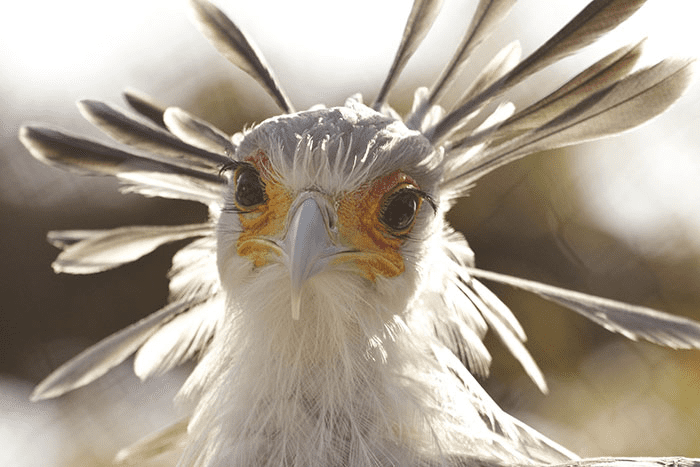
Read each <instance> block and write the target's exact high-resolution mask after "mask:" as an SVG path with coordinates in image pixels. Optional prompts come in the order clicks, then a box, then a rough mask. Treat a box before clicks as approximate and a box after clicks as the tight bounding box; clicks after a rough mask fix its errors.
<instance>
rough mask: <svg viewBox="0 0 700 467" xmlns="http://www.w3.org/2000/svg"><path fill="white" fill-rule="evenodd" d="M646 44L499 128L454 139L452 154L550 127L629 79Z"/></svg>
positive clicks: (610, 59)
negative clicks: (556, 119)
mask: <svg viewBox="0 0 700 467" xmlns="http://www.w3.org/2000/svg"><path fill="white" fill-rule="evenodd" d="M643 44H644V41H641V42H639V43H637V44H635V45H628V46H625V47H621V48H620V49H618V50H616V51H615V52H613V53H611V54H609V55H607V56H606V57H604V58H603V59H601V60H599V61H598V62H596V63H595V64H593V65H591V66H590V67H588V68H586V70H584V71H583V72H581V73H579V74H578V75H576V76H575V77H574V78H572V79H571V80H569V81H568V82H567V83H566V84H564V85H563V86H561V87H560V88H559V89H557V90H556V91H554V92H552V93H551V94H549V95H547V96H546V97H544V98H543V99H540V100H539V101H537V102H535V103H534V104H532V105H530V106H528V107H526V108H525V109H523V110H521V111H519V112H517V113H516V114H515V115H513V116H512V117H510V118H508V119H507V120H505V121H504V122H502V123H501V124H499V125H498V127H497V128H487V129H485V130H483V131H480V132H476V133H474V134H472V135H469V136H467V137H465V138H464V139H462V140H458V141H457V140H454V139H453V141H452V142H451V150H455V149H459V148H460V147H471V146H474V145H476V144H479V143H481V142H482V141H485V140H486V139H489V140H490V141H491V142H490V145H493V143H492V141H502V140H504V139H505V138H512V137H514V136H517V133H518V132H523V131H525V130H531V129H533V128H536V127H539V126H541V125H543V124H545V123H547V122H548V121H549V120H551V119H552V117H553V116H555V115H559V114H561V113H563V112H564V111H565V110H567V109H569V108H572V107H573V106H574V105H576V104H578V103H579V102H581V101H583V100H584V99H586V98H587V97H589V96H591V95H592V94H595V93H596V92H598V91H600V90H601V89H604V88H605V87H607V86H609V85H610V84H613V83H614V82H615V81H617V80H619V79H621V78H623V77H624V76H625V75H627V74H628V73H629V72H630V71H631V70H632V68H633V67H634V65H635V63H636V62H637V60H638V59H639V57H640V56H641V53H642V45H643Z"/></svg>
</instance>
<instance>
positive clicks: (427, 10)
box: [372, 0, 442, 110]
mask: <svg viewBox="0 0 700 467" xmlns="http://www.w3.org/2000/svg"><path fill="white" fill-rule="evenodd" d="M441 7H442V0H414V2H413V6H412V7H411V12H410V13H409V15H408V20H407V21H406V27H405V28H404V31H403V36H402V37H401V43H400V44H399V49H398V50H397V51H396V56H395V57H394V62H393V63H392V64H391V68H390V69H389V74H388V75H387V77H386V79H385V80H384V83H383V84H382V87H381V89H380V90H379V94H378V95H377V98H376V99H375V101H374V104H373V105H372V107H373V108H374V109H375V110H380V109H381V108H382V105H384V103H385V102H386V98H387V96H388V94H389V91H390V90H391V88H392V87H393V86H394V83H396V80H397V79H398V77H399V75H400V74H401V72H402V71H403V69H404V67H405V66H406V63H408V60H409V59H410V58H411V56H413V54H414V53H415V51H416V49H418V46H419V45H420V44H421V42H423V39H424V38H425V35H426V34H427V33H428V31H429V30H430V28H431V27H432V25H433V23H434V22H435V18H436V17H437V15H438V13H439V12H440V8H441Z"/></svg>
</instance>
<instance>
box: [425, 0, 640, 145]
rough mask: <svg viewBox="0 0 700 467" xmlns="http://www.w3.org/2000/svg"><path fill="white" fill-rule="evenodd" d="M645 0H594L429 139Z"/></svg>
mask: <svg viewBox="0 0 700 467" xmlns="http://www.w3.org/2000/svg"><path fill="white" fill-rule="evenodd" d="M644 1H645V0H594V1H592V2H591V3H589V4H588V6H586V7H585V8H584V9H583V10H582V11H581V12H580V13H579V14H578V15H576V17H574V19H572V20H571V21H570V22H569V23H567V24H566V25H565V26H564V27H563V28H562V29H560V30H559V32H557V33H556V34H555V35H554V36H553V37H552V38H551V39H549V40H548V41H547V42H545V43H544V44H543V45H542V46H541V47H539V48H538V49H537V50H535V51H534V52H533V53H532V54H530V55H529V56H528V57H527V58H525V59H524V60H523V61H522V62H520V63H519V64H518V65H517V66H516V67H515V68H513V70H511V71H510V72H509V73H507V74H506V75H505V76H503V78H501V79H499V80H498V81H496V82H495V83H493V84H492V85H491V86H489V87H488V88H487V89H486V90H484V92H482V93H481V94H479V95H477V96H475V97H473V98H472V99H471V100H469V101H468V102H466V103H465V104H463V105H462V106H460V107H458V108H457V109H455V110H453V111H451V112H450V113H449V114H447V115H446V116H445V118H444V119H443V120H442V121H440V122H439V123H438V124H437V125H436V126H435V127H434V128H433V129H431V130H430V131H429V132H428V134H427V135H426V136H428V137H429V138H430V140H431V141H440V140H442V139H443V138H444V137H445V136H446V135H447V134H448V133H449V132H450V131H451V130H452V129H453V128H455V127H456V126H458V125H459V122H460V120H462V119H463V118H464V117H466V116H467V115H469V114H470V113H472V112H473V111H474V110H475V109H476V108H477V107H479V106H481V105H483V104H484V103H486V102H488V101H489V100H491V99H493V98H495V97H496V96H498V95H500V94H502V93H503V92H505V91H506V90H508V89H510V88H511V87H513V86H515V85H516V84H518V83H520V82H521V81H523V80H524V79H525V78H527V77H528V76H531V75H532V74H533V73H535V72H537V71H539V70H541V69H543V68H545V67H547V66H548V65H551V64H552V63H554V62H556V61H557V60H560V59H562V58H564V57H566V56H568V55H571V54H573V53H574V52H576V51H578V50H580V49H582V48H583V47H585V46H587V45H589V44H591V43H592V42H594V41H595V40H596V39H597V38H599V37H600V36H601V35H603V34H605V33H606V32H608V31H610V30H612V29H614V28H615V27H617V26H618V25H619V24H620V23H622V22H623V21H625V20H626V19H627V18H628V17H629V16H630V15H632V14H633V13H634V12H636V11H637V10H638V9H639V8H640V7H641V6H642V5H643V4H644Z"/></svg>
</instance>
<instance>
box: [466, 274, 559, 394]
mask: <svg viewBox="0 0 700 467" xmlns="http://www.w3.org/2000/svg"><path fill="white" fill-rule="evenodd" d="M470 271H471V269H470ZM462 290H463V291H464V293H465V295H467V296H468V297H469V299H470V300H471V301H472V303H474V305H476V308H477V309H478V310H479V313H481V316H483V317H484V319H485V320H486V322H487V323H488V325H489V329H491V330H492V331H493V332H494V333H495V334H496V335H497V336H498V338H499V339H500V340H501V342H503V344H504V345H505V346H506V347H507V348H508V350H509V351H510V353H511V354H512V355H513V356H514V357H515V359H516V360H518V362H520V364H521V365H522V367H523V369H524V370H525V373H527V375H528V376H529V377H530V379H531V380H532V381H533V382H534V383H535V384H536V385H537V387H538V388H539V390H540V391H542V392H543V393H544V394H546V393H547V392H549V389H548V388H547V382H546V381H545V379H544V375H543V374H542V370H540V367H539V366H538V365H537V363H536V362H535V360H534V359H533V358H532V355H530V352H529V351H528V350H527V348H526V347H525V345H523V341H524V339H521V338H520V336H519V335H518V334H517V333H516V332H514V330H513V329H512V328H511V326H509V322H508V320H506V319H504V318H502V317H501V316H500V315H499V314H498V313H497V309H493V308H492V307H491V306H489V305H488V304H487V303H485V302H484V301H483V300H482V298H481V296H479V294H478V293H477V292H476V291H475V290H474V289H473V284H464V286H463V287H462ZM523 336H524V334H523Z"/></svg>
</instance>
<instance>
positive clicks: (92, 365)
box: [31, 301, 192, 401]
mask: <svg viewBox="0 0 700 467" xmlns="http://www.w3.org/2000/svg"><path fill="white" fill-rule="evenodd" d="M190 306H192V302H190V301H179V302H172V303H170V304H169V305H167V306H165V307H164V308H161V309H160V310H158V311H156V312H155V313H153V314H151V315H149V316H147V317H146V318H144V319H142V320H141V321H139V322H137V323H134V324H132V325H130V326H129V327H127V328H124V329H122V330H121V331H118V332H116V333H114V334H112V335H111V336H109V337H107V338H105V339H103V340H101V341H100V342H98V343H97V344H95V345H93V346H92V347H90V348H88V349H87V350H85V351H83V352H82V353H80V354H78V355H77V356H76V357H74V358H72V359H71V360H69V361H67V362H66V363H64V364H63V365H61V366H60V367H59V368H57V369H56V370H54V371H53V372H52V373H51V374H50V375H49V376H48V377H47V378H46V379H45V380H43V381H42V382H41V383H39V385H38V386H37V387H36V388H35V389H34V392H32V396H31V398H32V400H33V401H37V400H42V399H50V398H53V397H58V396H60V395H62V394H65V393H66V392H68V391H72V390H73V389H76V388H79V387H82V386H85V385H86V384H89V383H91V382H92V381H94V380H96V379H97V378H99V377H100V376H102V375H104V374H105V373H107V372H108V371H109V370H110V369H112V368H114V367H115V366H117V365H119V364H120V363H121V362H123V361H124V360H125V359H126V358H128V357H129V356H130V355H131V354H133V353H134V352H135V351H136V350H137V349H138V348H139V347H140V346H141V345H142V344H143V343H144V342H145V341H146V340H147V339H148V338H149V337H150V336H151V335H153V333H154V332H155V331H156V330H157V329H158V328H159V327H160V326H162V325H163V323H165V322H167V321H168V320H170V319H172V317H173V316H175V315H177V314H178V313H182V312H183V311H185V310H187V309H188V308H189V307H190Z"/></svg>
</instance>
